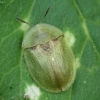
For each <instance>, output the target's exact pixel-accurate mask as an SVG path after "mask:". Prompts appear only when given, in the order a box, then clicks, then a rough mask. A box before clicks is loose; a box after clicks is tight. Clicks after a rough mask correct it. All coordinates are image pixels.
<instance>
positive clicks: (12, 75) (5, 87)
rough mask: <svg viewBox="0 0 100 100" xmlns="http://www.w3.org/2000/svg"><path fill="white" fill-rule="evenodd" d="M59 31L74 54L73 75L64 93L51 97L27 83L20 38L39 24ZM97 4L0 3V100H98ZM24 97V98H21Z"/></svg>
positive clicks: (55, 0)
mask: <svg viewBox="0 0 100 100" xmlns="http://www.w3.org/2000/svg"><path fill="white" fill-rule="evenodd" d="M49 6H51V9H50V11H49V12H48V14H47V16H46V18H45V19H44V20H43V23H48V24H51V25H54V26H56V27H58V28H59V29H61V30H62V31H63V33H64V34H65V35H66V37H67V40H68V42H69V44H70V46H71V48H72V50H73V52H74V55H75V58H76V64H77V66H76V67H77V74H76V79H75V82H74V84H73V85H72V86H71V87H70V88H69V89H68V90H67V91H65V92H62V93H59V94H51V93H48V92H45V91H43V90H42V89H40V88H39V87H38V86H37V85H36V84H35V83H34V81H33V80H32V79H31V77H30V75H29V73H28V71H27V68H26V64H25V62H24V59H23V54H22V47H21V45H22V40H23V37H24V34H25V33H26V32H27V30H28V29H29V28H31V27H29V26H28V25H26V24H24V23H21V22H19V21H17V20H16V19H15V18H17V17H19V18H21V19H23V20H25V21H27V22H29V23H31V24H34V25H36V24H38V23H40V22H41V20H42V18H43V16H44V14H45V11H46V10H47V8H48V7H49ZM99 11H100V1H99V0H63V1H62V0H0V100H26V98H27V97H28V99H27V100H100V78H99V77H100V42H99V40H100V13H99ZM24 97H26V98H24Z"/></svg>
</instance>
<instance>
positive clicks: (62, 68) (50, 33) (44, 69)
mask: <svg viewBox="0 0 100 100" xmlns="http://www.w3.org/2000/svg"><path fill="white" fill-rule="evenodd" d="M22 47H23V51H24V58H25V61H26V64H27V68H28V71H29V73H30V75H31V77H32V78H33V79H34V81H35V82H36V83H37V84H38V85H39V86H40V87H41V88H43V89H44V90H46V91H48V92H52V93H59V92H61V91H65V90H67V89H68V88H69V87H70V86H71V85H72V83H73V81H74V79H75V74H76V68H75V59H74V55H73V53H72V50H71V48H70V47H69V46H68V44H67V41H66V38H65V37H64V34H63V33H62V31H60V30H59V29H58V28H56V27H55V26H52V25H49V24H37V25H36V26H34V27H32V28H31V29H30V30H29V31H28V32H27V33H26V35H25V37H24V40H23V43H22Z"/></svg>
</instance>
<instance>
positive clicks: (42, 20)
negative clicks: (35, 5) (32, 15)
mask: <svg viewBox="0 0 100 100" xmlns="http://www.w3.org/2000/svg"><path fill="white" fill-rule="evenodd" d="M49 10H50V6H49V7H48V9H47V10H46V12H45V14H44V17H43V18H42V20H41V22H42V21H43V20H44V18H45V17H46V16H47V14H48V12H49Z"/></svg>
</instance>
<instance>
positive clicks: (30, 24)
mask: <svg viewBox="0 0 100 100" xmlns="http://www.w3.org/2000/svg"><path fill="white" fill-rule="evenodd" d="M16 19H17V20H18V21H20V22H22V23H26V24H28V25H30V26H32V24H30V23H28V22H25V21H24V20H22V19H20V18H16Z"/></svg>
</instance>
